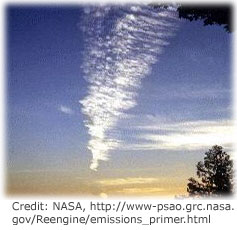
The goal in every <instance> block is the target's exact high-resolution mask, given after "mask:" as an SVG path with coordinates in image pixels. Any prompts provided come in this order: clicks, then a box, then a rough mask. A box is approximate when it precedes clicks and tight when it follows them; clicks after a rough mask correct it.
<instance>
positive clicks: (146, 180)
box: [97, 177, 159, 186]
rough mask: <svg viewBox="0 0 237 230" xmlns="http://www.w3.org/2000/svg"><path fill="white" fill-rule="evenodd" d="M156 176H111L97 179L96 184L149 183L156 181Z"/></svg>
mask: <svg viewBox="0 0 237 230" xmlns="http://www.w3.org/2000/svg"><path fill="white" fill-rule="evenodd" d="M158 181H159V180H158V178H154V177H126V178H113V179H105V180H99V181H97V183H98V184H101V185H104V186H120V185H121V186H122V185H134V184H150V183H154V182H158Z"/></svg>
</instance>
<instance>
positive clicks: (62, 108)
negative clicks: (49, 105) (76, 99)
mask: <svg viewBox="0 0 237 230" xmlns="http://www.w3.org/2000/svg"><path fill="white" fill-rule="evenodd" d="M58 110H59V111H60V112H62V113H65V114H69V115H72V114H73V113H74V112H73V110H72V109H71V108H69V107H67V106H64V105H60V106H59V107H58Z"/></svg>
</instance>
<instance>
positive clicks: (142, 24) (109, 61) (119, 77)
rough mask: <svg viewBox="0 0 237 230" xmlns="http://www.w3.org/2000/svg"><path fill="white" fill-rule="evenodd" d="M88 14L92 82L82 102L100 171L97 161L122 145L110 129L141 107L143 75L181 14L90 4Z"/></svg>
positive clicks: (87, 61) (87, 68)
mask: <svg viewBox="0 0 237 230" xmlns="http://www.w3.org/2000/svg"><path fill="white" fill-rule="evenodd" d="M84 12H85V15H84V21H83V23H82V24H81V28H82V30H83V31H84V35H85V42H86V47H85V50H84V62H83V64H82V68H83V71H84V75H85V79H86V80H87V81H88V83H89V86H88V93H87V96H86V97H85V98H84V99H82V100H81V101H80V103H81V104H82V113H83V114H84V115H86V120H85V121H84V122H85V126H86V127H87V128H88V133H89V135H90V140H89V142H88V149H89V150H90V151H91V153H92V156H93V158H92V161H91V165H90V168H91V169H92V170H97V167H98V161H99V160H103V161H106V160H108V153H109V151H110V150H112V149H114V148H116V147H118V145H119V144H120V142H119V140H117V139H116V138H111V137H110V136H109V135H108V132H109V131H110V130H111V129H112V128H114V127H115V126H116V124H117V121H118V120H119V119H120V118H121V117H122V116H124V115H125V112H126V111H127V110H129V109H131V108H132V107H134V106H135V105H136V95H137V91H138V88H139V87H140V86H141V80H142V78H144V77H145V76H147V75H148V73H149V72H150V71H151V65H152V64H154V63H156V62H157V60H158V57H159V55H160V54H161V52H162V50H163V47H164V46H166V45H168V42H167V40H168V38H169V37H170V36H172V35H173V34H174V32H175V31H176V29H177V23H176V21H177V12H176V10H174V9H173V8H168V9H160V10H154V9H153V8H152V7H150V6H139V5H137V6H121V7H119V6H101V7H89V8H85V11H84Z"/></svg>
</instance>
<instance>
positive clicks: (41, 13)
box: [6, 6, 232, 194]
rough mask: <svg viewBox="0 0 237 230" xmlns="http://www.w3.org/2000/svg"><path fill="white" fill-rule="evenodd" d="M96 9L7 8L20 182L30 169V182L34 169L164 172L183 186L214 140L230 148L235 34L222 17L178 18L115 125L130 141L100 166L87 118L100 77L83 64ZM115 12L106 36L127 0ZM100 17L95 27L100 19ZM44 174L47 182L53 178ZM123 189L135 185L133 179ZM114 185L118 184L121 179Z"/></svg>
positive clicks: (116, 134)
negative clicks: (93, 82)
mask: <svg viewBox="0 0 237 230" xmlns="http://www.w3.org/2000/svg"><path fill="white" fill-rule="evenodd" d="M85 9H86V10H85ZM87 11H88V9H87V8H83V7H80V6H71V7H47V8H46V7H36V6H35V7H20V6H16V7H14V6H11V7H8V8H7V20H6V21H7V25H6V32H7V63H8V65H7V85H8V100H7V107H8V167H9V172H10V173H12V174H13V176H12V177H11V178H13V179H12V181H14V179H15V180H16V178H18V177H20V181H21V182H22V181H24V183H26V184H27V183H28V184H27V186H28V188H29V191H30V190H31V189H32V188H31V183H32V181H31V180H30V179H29V178H30V177H29V175H31V177H33V178H34V176H32V175H35V174H34V173H35V172H40V173H42V172H43V173H46V175H47V172H49V174H50V173H53V172H58V171H60V172H61V174H63V172H67V173H69V174H70V175H71V178H74V179H76V178H77V177H78V175H80V176H82V177H83V178H86V179H88V178H93V179H94V180H95V181H96V180H97V179H98V178H99V179H100V182H99V184H100V186H102V187H103V185H104V184H105V181H104V180H103V179H104V178H108V177H109V178H111V180H112V179H113V180H119V178H120V179H121V178H122V179H123V180H126V178H130V179H131V178H156V177H159V178H160V177H162V178H163V179H164V177H165V176H167V175H168V176H170V177H173V178H174V177H175V175H178V178H176V179H175V180H172V182H170V183H169V184H168V185H166V188H167V187H172V186H173V187H174V188H176V187H177V185H176V184H177V183H182V184H185V183H186V181H187V178H188V177H189V176H192V175H193V174H194V173H195V164H196V163H197V161H199V160H202V158H203V154H204V152H205V151H206V150H208V148H210V147H211V146H212V144H219V145H223V146H224V147H226V148H227V149H228V150H230V143H231V139H228V138H229V137H230V136H229V134H228V133H230V129H231V106H232V104H231V94H232V92H231V90H232V86H231V57H232V56H231V55H232V54H231V34H229V33H227V32H225V30H224V29H223V28H221V27H219V26H206V27H203V25H202V23H201V22H192V23H190V22H188V21H185V20H178V22H175V23H176V24H177V28H178V29H177V30H175V32H174V35H172V36H169V37H168V38H167V39H166V40H167V41H168V42H169V44H168V45H166V46H165V47H164V50H163V52H162V54H159V56H158V59H159V60H158V61H156V62H155V63H154V64H150V65H149V68H150V73H149V74H147V75H146V77H144V78H142V79H141V84H140V87H138V88H137V89H136V93H137V96H136V97H135V99H134V100H135V102H136V105H134V106H132V107H131V108H130V109H127V110H126V111H125V112H124V113H123V114H122V115H121V116H118V119H117V122H116V124H115V126H114V127H112V128H111V129H110V130H108V133H107V134H106V135H107V137H109V138H112V139H114V140H118V141H119V142H121V144H120V146H118V147H117V148H114V149H112V150H110V151H108V153H106V156H108V158H109V160H108V161H101V160H100V161H99V162H100V164H99V166H98V171H97V172H93V171H91V169H90V168H89V167H90V162H91V158H92V157H91V152H90V150H88V149H87V145H88V141H89V140H90V139H91V136H90V134H89V133H88V129H87V127H85V123H84V122H85V121H86V120H87V119H88V117H87V116H86V114H85V112H84V113H83V106H84V107H85V105H83V104H82V103H80V101H83V99H85V98H86V97H87V96H88V94H89V91H88V89H89V88H88V87H89V86H90V82H88V80H87V81H86V78H85V72H84V71H85V68H84V67H83V65H85V56H86V53H88V50H89V49H91V47H89V48H88V46H87V45H88V40H87V39H88V37H87V36H88V35H87V34H86V33H83V32H82V30H81V28H82V27H81V26H82V25H84V26H85V28H86V26H88V24H86V22H85V19H86V17H88V12H87ZM113 12H114V14H112V13H111V14H110V15H109V16H107V17H108V19H109V20H107V22H106V23H107V24H106V29H105V31H103V35H102V37H105V36H106V34H107V33H109V29H110V27H109V26H110V22H111V26H113V25H112V23H114V20H115V21H116V20H117V18H118V17H119V15H120V14H121V15H122V13H121V12H120V10H119V9H118V8H114V9H113ZM90 13H91V12H90ZM89 16H90V15H89ZM122 16H123V15H122ZM93 17H94V16H93ZM93 17H92V19H93V20H95V18H93ZM83 23H85V24H83ZM176 24H175V25H176ZM90 26H91V28H90V29H91V30H92V31H93V33H95V31H94V28H93V26H95V24H94V25H93V23H91V24H90ZM88 30H89V29H88ZM107 30H108V31H107ZM113 38H114V37H113ZM115 38H116V35H115ZM146 39H148V38H146ZM85 41H87V43H86V42H85ZM145 41H146V40H145ZM136 55H139V54H136ZM89 57H90V56H89ZM144 61H145V60H144ZM227 134H228V135H227ZM225 137H226V138H225ZM217 141H220V142H222V143H216V142H217ZM132 169H133V170H132ZM177 172H178V173H177ZM20 173H23V174H24V176H19V175H21V174H20ZM67 173H65V174H67ZM61 174H60V175H61ZM50 175H51V174H50ZM50 175H48V178H50ZM72 175H73V176H72ZM27 180H28V182H27ZM71 180H73V179H71ZM134 180H135V182H136V183H138V184H139V183H140V182H141V181H137V179H134ZM144 180H145V179H144ZM49 181H50V179H49ZM101 181H102V182H101ZM128 181H130V180H128ZM148 181H150V182H151V181H152V179H150V180H148ZM174 181H175V182H174ZM113 182H114V183H115V184H116V181H113ZM135 182H134V183H135ZM150 182H149V183H150ZM153 182H154V181H153ZM42 183H44V185H45V186H47V183H50V182H45V181H44V182H42ZM60 183H61V182H60ZM72 183H74V182H72ZM81 183H82V184H83V183H84V182H83V179H82V182H81ZM95 183H97V182H95ZM103 183H104V184H103ZM107 183H108V184H109V183H110V182H107ZM127 183H130V182H126V183H125V185H127ZM161 184H162V183H161ZM172 184H173V185H172ZM100 186H99V189H98V188H97V189H98V190H99V191H100V192H101V189H100V188H101V187H100ZM175 186H176V187H175ZM89 187H90V186H89ZM138 187H139V186H138ZM149 188H150V187H149ZM123 189H125V190H124V193H126V192H128V193H129V188H123ZM162 189H163V188H162V185H161V188H160V190H152V189H151V188H150V190H149V189H148V192H149V191H150V192H152V194H153V192H157V193H158V194H159V191H163V190H162ZM16 190H17V189H16ZM89 190H90V189H88V190H86V191H87V192H88V193H90V192H89ZM102 190H103V189H102ZM184 190H185V188H184ZM138 191H140V190H138ZM111 193H116V191H115V190H113V189H112V188H111ZM138 193H139V192H138ZM164 193H165V190H164ZM167 193H169V192H167Z"/></svg>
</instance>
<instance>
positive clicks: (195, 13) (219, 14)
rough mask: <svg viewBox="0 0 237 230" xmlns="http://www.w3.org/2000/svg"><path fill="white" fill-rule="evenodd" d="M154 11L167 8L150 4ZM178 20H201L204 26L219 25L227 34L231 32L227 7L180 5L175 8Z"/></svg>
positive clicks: (229, 8) (229, 11) (162, 5)
mask: <svg viewBox="0 0 237 230" xmlns="http://www.w3.org/2000/svg"><path fill="white" fill-rule="evenodd" d="M150 5H152V6H153V8H155V9H159V8H168V5H164V4H157V3H151V4H150ZM177 11H178V13H179V18H184V19H188V20H189V21H193V20H195V21H196V20H203V24H204V26H207V25H220V26H223V28H224V29H225V30H226V31H227V32H228V33H230V32H232V29H233V28H232V11H231V7H230V6H228V5H220V6H218V5H215V6H214V5H180V6H179V7H178V8H177Z"/></svg>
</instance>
